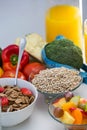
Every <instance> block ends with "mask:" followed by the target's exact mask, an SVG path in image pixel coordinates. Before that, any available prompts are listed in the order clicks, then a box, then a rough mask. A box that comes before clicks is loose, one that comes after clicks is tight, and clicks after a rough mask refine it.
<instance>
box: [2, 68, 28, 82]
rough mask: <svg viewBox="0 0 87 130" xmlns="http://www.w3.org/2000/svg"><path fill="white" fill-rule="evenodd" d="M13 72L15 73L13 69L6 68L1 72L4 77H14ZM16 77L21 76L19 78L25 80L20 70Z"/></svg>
mask: <svg viewBox="0 0 87 130" xmlns="http://www.w3.org/2000/svg"><path fill="white" fill-rule="evenodd" d="M15 74H16V72H15V70H7V71H5V72H4V73H3V75H2V78H5V77H10V78H14V77H15ZM18 78H21V79H23V80H26V77H25V75H24V74H23V73H22V72H20V71H19V72H18Z"/></svg>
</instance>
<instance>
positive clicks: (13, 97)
mask: <svg viewBox="0 0 87 130" xmlns="http://www.w3.org/2000/svg"><path fill="white" fill-rule="evenodd" d="M14 83H15V78H0V101H1V112H0V125H1V126H4V127H9V126H14V125H17V124H19V123H21V122H23V121H24V120H26V119H27V118H28V117H30V116H31V115H32V113H33V109H34V107H35V104H36V100H37V97H38V92H37V89H36V87H35V86H34V85H33V84H32V83H30V82H28V81H25V80H22V79H17V85H16V86H15V85H14Z"/></svg>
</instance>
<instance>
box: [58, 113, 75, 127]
mask: <svg viewBox="0 0 87 130" xmlns="http://www.w3.org/2000/svg"><path fill="white" fill-rule="evenodd" d="M60 119H61V121H62V122H63V123H65V124H73V123H74V122H75V119H74V117H73V116H71V115H70V114H69V112H67V111H64V115H63V116H62V117H61V118H60Z"/></svg>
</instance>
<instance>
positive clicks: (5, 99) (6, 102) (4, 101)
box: [2, 97, 9, 106]
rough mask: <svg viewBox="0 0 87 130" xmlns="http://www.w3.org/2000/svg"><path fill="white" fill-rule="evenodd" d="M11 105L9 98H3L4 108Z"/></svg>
mask: <svg viewBox="0 0 87 130" xmlns="http://www.w3.org/2000/svg"><path fill="white" fill-rule="evenodd" d="M8 103H9V101H8V98H7V97H2V106H7V105H8Z"/></svg>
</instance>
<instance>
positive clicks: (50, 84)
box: [32, 67, 83, 103]
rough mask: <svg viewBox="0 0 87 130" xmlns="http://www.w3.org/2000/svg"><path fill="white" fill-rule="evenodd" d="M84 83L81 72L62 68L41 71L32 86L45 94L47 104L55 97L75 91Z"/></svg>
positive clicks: (33, 80)
mask: <svg viewBox="0 0 87 130" xmlns="http://www.w3.org/2000/svg"><path fill="white" fill-rule="evenodd" d="M82 81H83V79H82V77H81V75H80V74H79V71H77V70H75V69H68V68H65V67H60V68H47V69H45V70H42V71H40V73H39V74H36V75H35V76H34V78H33V79H32V84H34V85H35V87H36V88H37V90H38V91H39V92H41V93H42V94H44V96H45V98H46V102H47V103H49V101H50V100H51V99H52V98H53V97H55V96H58V95H63V94H64V93H65V92H67V91H73V90H75V89H76V88H78V87H79V86H80V85H81V83H82Z"/></svg>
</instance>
